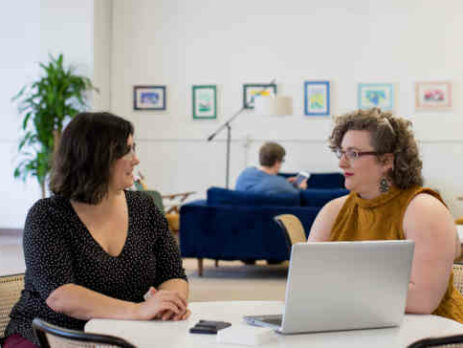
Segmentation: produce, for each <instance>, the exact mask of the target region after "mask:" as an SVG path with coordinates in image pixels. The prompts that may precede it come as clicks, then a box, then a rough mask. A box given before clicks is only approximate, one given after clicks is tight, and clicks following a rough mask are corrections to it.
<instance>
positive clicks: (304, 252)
mask: <svg viewBox="0 0 463 348" xmlns="http://www.w3.org/2000/svg"><path fill="white" fill-rule="evenodd" d="M413 250H414V242H413V241H410V240H393V241H362V242H321V243H319V242H313V243H297V244H294V245H293V247H292V250H291V261H290V265H289V274H288V280H287V284H286V299H285V306H284V311H283V315H258V316H245V317H244V318H243V319H244V321H245V322H247V323H248V324H251V325H257V326H265V327H271V328H274V329H276V330H277V331H278V332H280V333H283V334H292V333H301V332H316V331H336V330H352V329H367V328H379V327H390V326H398V325H400V323H401V321H402V318H403V316H404V312H405V303H406V299H407V291H408V283H409V280H410V270H411V264H412V259H413Z"/></svg>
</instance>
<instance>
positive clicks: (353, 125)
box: [308, 108, 463, 323]
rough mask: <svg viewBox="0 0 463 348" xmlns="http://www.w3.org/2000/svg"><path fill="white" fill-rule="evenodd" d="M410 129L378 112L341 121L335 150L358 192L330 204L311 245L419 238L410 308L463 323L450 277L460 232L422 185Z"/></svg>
mask: <svg viewBox="0 0 463 348" xmlns="http://www.w3.org/2000/svg"><path fill="white" fill-rule="evenodd" d="M410 126H411V123H410V122H409V121H407V120H404V119H401V118H398V117H394V116H393V115H392V114H391V113H390V112H381V110H379V109H376V108H374V109H370V110H358V111H355V112H352V113H349V114H346V115H343V116H340V117H338V118H337V119H336V124H335V127H334V129H333V131H332V134H331V136H330V139H329V140H330V148H331V149H332V150H333V151H334V153H335V154H336V156H337V157H338V158H339V167H340V168H341V169H342V170H343V172H344V176H345V186H346V188H347V189H349V190H350V191H351V193H350V194H349V195H347V196H343V197H340V198H336V199H334V200H332V201H330V202H329V203H327V204H326V205H325V206H324V207H323V209H322V210H321V211H320V213H319V214H318V216H317V218H316V220H315V221H314V224H313V225H312V228H311V231H310V235H309V239H308V241H309V242H317V241H353V240H391V239H410V240H413V241H414V242H415V253H414V257H413V264H412V272H411V277H410V283H409V287H408V296H407V303H406V308H405V311H406V312H407V313H421V314H430V313H432V314H436V315H440V316H443V317H447V318H450V319H454V320H457V321H459V322H461V323H463V297H462V296H461V294H460V293H459V292H458V291H457V290H456V289H455V287H454V286H453V276H452V272H451V271H452V264H453V260H454V259H455V258H456V257H458V256H459V254H460V243H459V240H458V237H457V233H456V227H455V224H454V222H453V218H452V216H451V215H450V212H449V211H448V209H447V207H446V205H445V203H444V202H443V200H442V198H441V197H440V196H439V194H438V193H437V192H435V191H433V190H431V189H429V188H423V187H422V185H423V178H422V176H421V168H422V162H421V160H420V158H419V154H418V147H417V144H416V141H415V139H414V137H413V133H412V131H411V130H410Z"/></svg>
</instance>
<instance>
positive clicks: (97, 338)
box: [32, 318, 135, 348]
mask: <svg viewBox="0 0 463 348" xmlns="http://www.w3.org/2000/svg"><path fill="white" fill-rule="evenodd" d="M32 328H33V329H34V333H35V336H36V337H37V339H38V341H39V343H40V347H42V348H55V347H57V348H58V347H59V348H75V347H85V348H97V347H98V348H135V346H134V345H133V344H131V343H129V342H127V341H126V340H124V339H122V338H120V337H116V336H110V335H101V334H93V333H86V332H83V331H76V330H68V329H64V328H61V327H59V326H55V325H52V324H49V323H47V322H45V321H43V320H41V319H39V318H35V319H34V320H33V321H32Z"/></svg>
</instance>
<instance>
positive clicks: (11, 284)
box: [0, 273, 24, 338]
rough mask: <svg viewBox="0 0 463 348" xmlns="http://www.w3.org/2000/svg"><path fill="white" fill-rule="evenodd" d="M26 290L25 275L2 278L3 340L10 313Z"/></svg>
mask: <svg viewBox="0 0 463 348" xmlns="http://www.w3.org/2000/svg"><path fill="white" fill-rule="evenodd" d="M23 288H24V273H21V274H12V275H6V276H1V277H0V338H3V332H4V331H5V328H6V326H7V325H8V322H9V321H10V317H9V316H10V312H11V309H12V308H13V306H14V305H15V304H16V302H18V300H19V297H20V296H21V291H22V289H23Z"/></svg>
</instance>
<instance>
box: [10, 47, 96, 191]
mask: <svg viewBox="0 0 463 348" xmlns="http://www.w3.org/2000/svg"><path fill="white" fill-rule="evenodd" d="M40 67H41V68H42V73H43V74H42V77H40V78H39V79H38V80H37V81H34V82H32V83H31V84H28V85H26V86H24V87H23V88H22V89H21V90H20V91H19V93H18V94H17V95H16V96H15V97H14V98H13V100H17V101H18V102H19V113H20V115H21V116H22V117H23V121H22V130H23V134H22V138H21V139H20V142H19V147H18V150H19V156H20V158H21V159H20V162H19V164H18V166H17V167H16V168H15V170H14V177H15V178H21V179H22V180H24V181H25V180H26V179H27V178H28V177H29V176H31V177H35V178H36V179H37V181H38V182H39V185H40V188H41V191H42V197H45V192H46V191H45V184H46V181H47V177H48V174H49V172H50V169H51V164H52V157H53V151H54V149H55V145H57V143H58V141H59V138H60V136H61V131H62V128H63V123H64V122H65V121H67V120H68V119H70V118H72V117H74V116H75V115H76V114H77V113H78V112H80V111H82V110H83V109H84V108H85V107H86V106H87V104H86V99H87V92H88V91H89V90H92V89H95V88H94V87H93V85H92V83H91V81H90V79H89V78H87V77H84V76H80V75H76V74H75V73H74V68H73V67H68V68H65V66H64V64H63V55H62V54H60V55H59V56H58V58H56V59H55V58H53V57H52V56H50V61H49V62H48V65H45V64H40Z"/></svg>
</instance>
